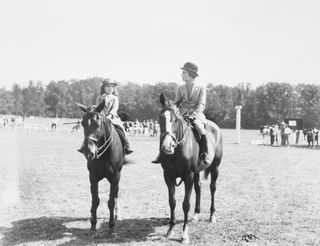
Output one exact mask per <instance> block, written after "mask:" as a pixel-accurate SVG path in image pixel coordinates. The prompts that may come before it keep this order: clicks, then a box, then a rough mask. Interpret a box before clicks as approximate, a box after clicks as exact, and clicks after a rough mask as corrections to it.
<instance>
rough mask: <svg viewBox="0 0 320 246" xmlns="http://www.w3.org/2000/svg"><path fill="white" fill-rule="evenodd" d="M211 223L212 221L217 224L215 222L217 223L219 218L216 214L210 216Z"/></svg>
mask: <svg viewBox="0 0 320 246" xmlns="http://www.w3.org/2000/svg"><path fill="white" fill-rule="evenodd" d="M209 221H210V223H212V224H215V223H217V218H216V216H214V215H212V216H210V220H209Z"/></svg>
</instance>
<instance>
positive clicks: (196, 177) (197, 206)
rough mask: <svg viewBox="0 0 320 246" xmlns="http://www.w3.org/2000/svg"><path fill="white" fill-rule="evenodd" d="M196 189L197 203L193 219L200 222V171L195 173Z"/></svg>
mask: <svg viewBox="0 0 320 246" xmlns="http://www.w3.org/2000/svg"><path fill="white" fill-rule="evenodd" d="M194 191H195V193H196V205H195V209H194V214H193V216H192V221H194V222H198V221H199V215H200V201H201V180H200V173H195V174H194Z"/></svg>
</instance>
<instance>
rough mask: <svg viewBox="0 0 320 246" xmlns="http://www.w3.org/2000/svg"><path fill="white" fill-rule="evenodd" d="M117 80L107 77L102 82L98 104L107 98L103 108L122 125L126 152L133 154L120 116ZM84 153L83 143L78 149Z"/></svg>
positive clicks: (116, 122) (114, 121) (113, 122)
mask: <svg viewBox="0 0 320 246" xmlns="http://www.w3.org/2000/svg"><path fill="white" fill-rule="evenodd" d="M116 86H117V82H116V81H114V80H112V79H105V80H103V82H102V85H101V89H100V96H98V98H97V101H96V105H99V104H100V103H101V102H102V101H103V100H105V107H104V109H103V112H104V114H105V115H106V116H107V118H109V119H110V120H111V122H112V124H114V125H117V126H119V127H121V129H122V131H123V133H124V150H125V154H127V155H128V154H131V153H132V152H133V150H132V149H131V148H130V144H129V141H128V138H127V135H126V131H125V129H124V126H123V123H122V121H121V119H120V117H119V116H118V109H119V98H118V94H117V91H116ZM78 151H79V152H81V153H83V145H82V146H81V148H80V149H79V150H78Z"/></svg>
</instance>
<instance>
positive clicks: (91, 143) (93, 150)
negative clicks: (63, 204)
mask: <svg viewBox="0 0 320 246" xmlns="http://www.w3.org/2000/svg"><path fill="white" fill-rule="evenodd" d="M77 105H78V106H79V107H80V109H81V110H82V111H84V112H85V114H84V115H83V117H82V122H81V124H82V126H83V129H84V155H85V157H86V159H87V167H88V170H89V178H90V185H91V187H90V188H91V196H92V204H91V218H90V222H91V230H92V232H94V234H96V224H97V208H98V206H99V202H100V199H99V194H98V183H99V181H100V180H102V179H103V178H107V180H108V181H109V183H110V195H109V200H108V207H109V211H110V219H109V228H110V234H114V233H115V229H114V226H115V220H116V219H120V209H119V207H118V190H119V181H120V173H121V169H122V166H123V164H124V152H123V144H122V141H121V139H120V136H119V134H118V132H117V131H116V129H115V127H114V125H113V124H112V123H111V121H110V119H109V118H107V117H106V116H105V114H103V113H101V111H102V109H103V108H104V105H105V101H104V100H103V101H102V102H101V103H100V104H99V105H98V106H97V107H96V108H94V107H91V106H89V107H86V106H84V105H81V104H78V103H77Z"/></svg>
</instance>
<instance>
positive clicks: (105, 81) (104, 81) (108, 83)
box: [102, 79, 118, 86]
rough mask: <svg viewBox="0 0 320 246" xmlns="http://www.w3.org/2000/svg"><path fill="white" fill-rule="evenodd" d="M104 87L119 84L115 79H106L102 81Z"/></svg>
mask: <svg viewBox="0 0 320 246" xmlns="http://www.w3.org/2000/svg"><path fill="white" fill-rule="evenodd" d="M102 85H104V86H106V85H115V86H116V85H118V82H117V81H115V80H113V79H104V80H103V81H102Z"/></svg>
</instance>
